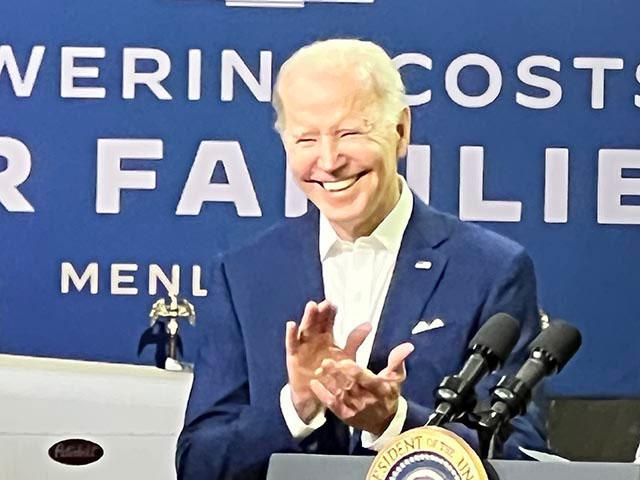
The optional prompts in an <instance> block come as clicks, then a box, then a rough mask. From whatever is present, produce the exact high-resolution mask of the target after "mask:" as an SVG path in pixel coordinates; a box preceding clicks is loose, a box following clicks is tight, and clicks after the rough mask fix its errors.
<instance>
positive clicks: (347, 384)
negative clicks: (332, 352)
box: [325, 362, 355, 390]
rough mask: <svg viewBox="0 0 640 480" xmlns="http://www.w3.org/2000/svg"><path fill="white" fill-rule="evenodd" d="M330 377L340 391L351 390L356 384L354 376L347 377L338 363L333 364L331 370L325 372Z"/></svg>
mask: <svg viewBox="0 0 640 480" xmlns="http://www.w3.org/2000/svg"><path fill="white" fill-rule="evenodd" d="M325 371H326V373H327V374H328V375H330V376H331V377H332V378H333V380H334V381H335V384H336V385H337V387H338V388H339V389H340V390H349V389H350V388H351V387H352V386H353V385H354V383H355V379H354V377H353V376H348V375H345V374H344V373H343V371H342V369H341V368H338V365H337V363H336V362H333V363H332V365H331V366H330V368H329V369H326V370H325Z"/></svg>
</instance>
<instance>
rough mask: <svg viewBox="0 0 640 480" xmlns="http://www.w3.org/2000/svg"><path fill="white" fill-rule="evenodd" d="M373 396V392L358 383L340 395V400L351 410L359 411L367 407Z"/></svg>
mask: <svg viewBox="0 0 640 480" xmlns="http://www.w3.org/2000/svg"><path fill="white" fill-rule="evenodd" d="M371 396H372V394H371V393H370V392H369V391H368V390H365V389H364V388H362V387H361V386H360V385H358V384H357V383H356V384H354V385H353V387H352V388H351V390H347V391H344V392H343V393H342V394H341V395H340V400H342V402H343V403H344V404H345V405H346V406H347V407H349V408H350V409H351V410H353V411H355V412H359V411H362V410H363V409H364V408H365V406H366V405H367V401H368V400H369V399H370V398H371Z"/></svg>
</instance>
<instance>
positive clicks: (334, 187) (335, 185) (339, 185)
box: [318, 172, 367, 192]
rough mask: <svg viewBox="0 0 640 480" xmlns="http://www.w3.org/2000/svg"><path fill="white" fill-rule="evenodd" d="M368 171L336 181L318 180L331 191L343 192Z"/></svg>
mask: <svg viewBox="0 0 640 480" xmlns="http://www.w3.org/2000/svg"><path fill="white" fill-rule="evenodd" d="M366 173H367V172H362V173H359V174H357V175H354V176H353V177H349V178H345V179H344V180H337V181H335V182H318V183H319V184H320V185H322V188H324V189H325V190H327V191H329V192H342V191H343V190H346V189H348V188H350V187H351V186H353V184H355V183H356V182H357V181H358V180H360V178H361V177H362V176H364V175H365V174H366Z"/></svg>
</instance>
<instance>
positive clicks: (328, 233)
mask: <svg viewBox="0 0 640 480" xmlns="http://www.w3.org/2000/svg"><path fill="white" fill-rule="evenodd" d="M398 178H399V179H400V184H401V187H402V191H401V192H400V199H399V200H398V203H396V205H395V207H393V209H392V210H391V212H389V214H388V215H387V216H386V217H385V218H384V220H383V221H382V222H381V223H380V225H378V226H377V227H376V229H375V230H374V231H373V232H372V233H371V235H370V236H369V237H365V238H370V239H374V240H377V241H378V242H379V243H380V244H382V246H383V247H384V248H385V249H386V250H388V251H389V252H392V253H398V251H399V250H400V244H401V243H402V237H403V235H404V231H405V230H406V228H407V224H408V223H409V217H411V211H412V210H413V195H412V194H411V190H409V186H408V185H407V182H406V180H405V179H404V178H403V177H402V176H400V175H398ZM319 235H320V238H319V242H318V244H319V251H320V260H321V261H324V260H325V259H326V258H327V256H328V255H329V253H330V252H331V250H332V248H333V247H334V246H335V245H339V244H341V243H342V244H344V243H350V242H346V241H344V240H341V239H340V237H338V234H337V233H336V232H335V230H334V229H333V227H332V226H331V223H329V220H328V219H327V217H325V216H324V215H323V214H322V213H320V234H319Z"/></svg>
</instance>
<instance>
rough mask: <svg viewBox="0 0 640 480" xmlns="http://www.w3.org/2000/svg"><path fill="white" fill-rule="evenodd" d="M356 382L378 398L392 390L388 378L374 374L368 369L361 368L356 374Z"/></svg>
mask: <svg viewBox="0 0 640 480" xmlns="http://www.w3.org/2000/svg"><path fill="white" fill-rule="evenodd" d="M357 383H358V385H360V387H362V388H364V389H365V390H367V391H368V392H370V393H372V394H373V395H374V396H376V397H378V398H380V397H383V396H386V395H388V394H389V393H390V392H391V390H392V387H391V382H389V380H388V379H386V378H385V377H381V376H379V375H375V374H374V373H373V372H371V371H370V370H364V369H363V370H361V371H360V372H359V373H358V376H357Z"/></svg>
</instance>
